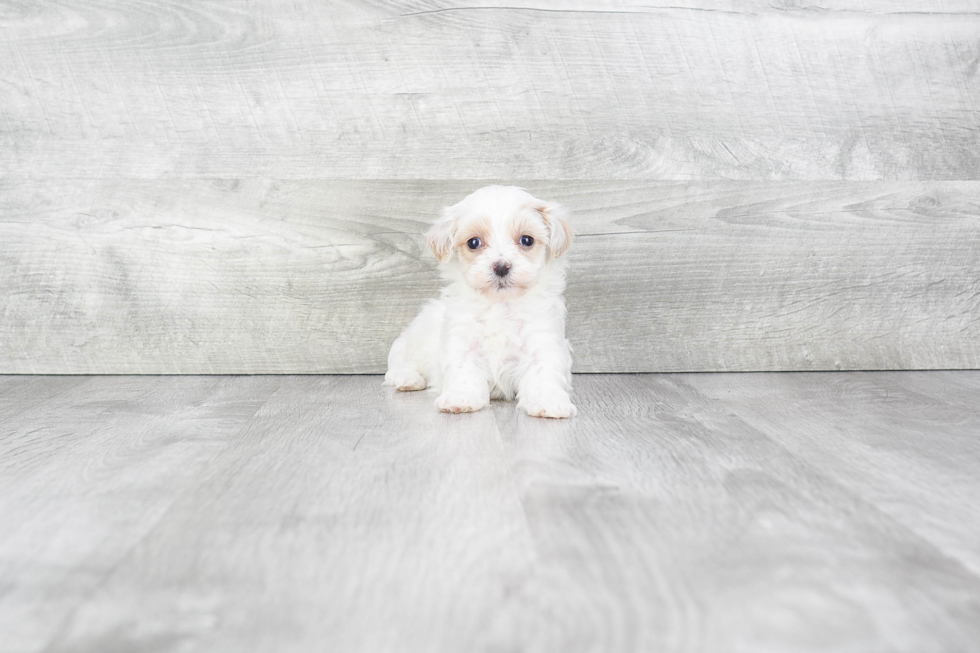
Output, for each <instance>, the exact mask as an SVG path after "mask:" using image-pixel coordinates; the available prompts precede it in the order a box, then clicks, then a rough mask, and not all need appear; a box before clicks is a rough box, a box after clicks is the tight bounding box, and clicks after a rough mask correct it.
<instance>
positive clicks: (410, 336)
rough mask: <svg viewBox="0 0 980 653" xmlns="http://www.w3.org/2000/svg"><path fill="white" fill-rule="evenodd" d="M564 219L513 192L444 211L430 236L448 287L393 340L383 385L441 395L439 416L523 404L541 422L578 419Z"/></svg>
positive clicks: (497, 189)
mask: <svg viewBox="0 0 980 653" xmlns="http://www.w3.org/2000/svg"><path fill="white" fill-rule="evenodd" d="M573 236H574V232H573V231H572V228H571V227H570V226H569V224H568V218H567V214H566V212H565V210H564V209H563V208H562V207H561V206H559V205H558V204H554V203H551V202H544V201H542V200H539V199H537V198H535V197H534V196H533V195H531V194H530V193H528V192H527V191H525V190H523V189H521V188H517V187H514V186H486V187H485V188H481V189H480V190H478V191H476V192H474V193H472V194H471V195H469V196H467V197H466V198H464V199H463V200H462V201H461V202H459V203H458V204H456V205H454V206H450V207H447V208H445V209H443V211H442V214H441V215H440V217H439V219H438V220H437V221H436V223H435V224H434V225H433V226H432V228H431V229H429V231H428V233H427V234H426V239H427V240H428V243H429V247H431V248H432V251H433V252H434V253H435V255H436V258H438V259H439V268H440V271H441V273H442V276H443V278H444V280H445V281H447V282H448V285H447V286H446V287H445V288H443V289H442V294H441V296H440V298H439V299H434V300H430V301H429V302H428V303H427V304H426V305H425V306H424V307H423V308H422V311H421V312H420V313H419V315H418V316H417V317H416V318H415V320H413V321H412V323H411V324H410V325H409V326H408V328H406V329H405V331H404V332H403V333H402V334H401V335H400V336H399V337H398V339H397V340H395V343H394V344H393V345H392V346H391V352H390V353H389V354H388V372H387V374H385V385H390V386H394V387H395V388H397V389H398V390H402V391H407V390H423V389H425V388H426V387H431V388H433V389H434V390H436V391H437V392H439V397H438V398H437V399H436V402H435V404H436V408H438V409H439V410H441V411H444V412H448V413H465V412H470V411H476V410H480V409H481V408H484V407H486V406H487V405H488V404H489V403H490V399H491V398H493V399H513V398H514V397H515V396H516V397H517V399H518V406H519V407H520V408H522V409H523V410H525V411H527V413H528V414H529V415H532V416H535V417H555V418H560V417H572V416H573V415H575V406H573V405H572V401H571V398H570V397H569V392H571V389H572V374H571V370H572V355H571V346H570V345H569V343H568V341H567V340H566V339H565V300H564V298H563V297H562V292H564V290H565V259H564V258H562V255H563V254H564V253H565V252H566V251H568V248H569V247H570V246H571V244H572V238H573Z"/></svg>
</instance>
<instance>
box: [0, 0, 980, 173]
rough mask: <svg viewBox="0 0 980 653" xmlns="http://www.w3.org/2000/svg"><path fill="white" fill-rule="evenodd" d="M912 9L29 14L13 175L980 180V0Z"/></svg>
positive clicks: (9, 137)
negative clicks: (979, 67) (979, 74)
mask: <svg viewBox="0 0 980 653" xmlns="http://www.w3.org/2000/svg"><path fill="white" fill-rule="evenodd" d="M899 4H900V5H901V6H900V7H898V6H896V3H889V2H878V1H868V2H860V3H845V2H843V1H837V0H834V1H829V0H828V1H824V2H813V3H806V4H805V5H804V6H799V3H796V2H788V1H787V2H776V3H770V2H756V1H752V2H746V3H738V2H732V1H731V0H728V1H718V2H708V1H694V0H686V1H685V2H670V3H654V4H648V5H643V6H638V5H633V4H629V3H624V2H604V3H586V2H582V1H580V0H575V1H570V2H561V3H543V2H523V3H521V2H518V3H510V2H508V3H506V4H494V3H483V2H479V3H476V2H430V1H422V0H413V1H400V2H391V3H382V2H368V1H363V2H349V3H343V5H342V6H334V5H317V4H315V3H309V2H298V3H297V2H287V1H286V0H277V1H275V2H265V3H239V2H219V1H215V0H209V1H204V2H195V3H187V2H176V1H174V0H170V1H166V2H158V3H139V2H132V1H125V2H115V3H106V2H100V1H98V0H79V1H78V2H73V3H71V5H70V6H67V5H64V4H63V3H55V2H50V1H45V2H33V3H19V4H18V3H15V4H14V5H11V6H9V7H7V8H5V10H4V13H3V15H2V16H0V30H2V33H3V39H2V41H0V61H3V62H4V65H3V66H0V93H2V95H3V97H4V101H3V103H2V105H0V176H3V177H8V178H12V179H22V178H35V179H44V178H72V177H86V178H150V179H152V178H160V177H184V178H193V177H201V176H205V177H236V178H240V177H256V178H291V179H303V178H322V177H328V178H341V179H345V178H356V179H376V178H377V179H419V178H421V179H483V178H520V179H582V178H587V179H638V180H639V179H643V180H648V179H663V180H703V179H717V178H729V179H755V180H768V179H808V180H817V179H864V180H881V179H896V180H897V179H913V180H959V179H970V180H976V179H980V129H978V126H980V113H978V112H977V107H980V84H978V83H977V74H978V61H980V49H978V48H980V46H978V39H977V35H978V34H980V4H978V3H977V2H971V1H967V0H960V1H957V2H943V3H936V2H926V1H925V0H921V1H916V2H903V3H899ZM937 5H938V6H937Z"/></svg>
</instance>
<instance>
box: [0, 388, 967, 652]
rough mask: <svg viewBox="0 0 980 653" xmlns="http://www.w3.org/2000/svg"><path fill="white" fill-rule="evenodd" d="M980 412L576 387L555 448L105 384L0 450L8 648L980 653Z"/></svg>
mask: <svg viewBox="0 0 980 653" xmlns="http://www.w3.org/2000/svg"><path fill="white" fill-rule="evenodd" d="M17 380H20V379H17ZM10 391H13V386H11V385H9V382H8V380H7V379H2V378H0V402H2V401H3V399H4V398H5V396H6V395H7V393H8V392H10ZM273 391H274V392H273ZM270 394H271V397H270ZM978 394H980V373H978V372H968V371H961V372H901V373H869V374H856V373H825V374H759V375H744V374H736V375H614V376H603V375H585V376H582V375H579V376H576V377H575V393H574V395H575V401H576V403H577V404H578V406H579V410H580V412H579V416H578V417H576V418H574V419H572V420H567V421H550V420H538V419H534V418H529V417H527V416H526V415H523V414H521V413H520V412H519V411H518V410H517V409H516V406H515V405H514V403H512V402H494V403H493V404H492V405H491V407H490V408H489V409H487V410H485V411H481V412H479V413H475V414H469V415H442V414H440V413H438V412H437V411H436V410H435V409H434V407H433V406H432V401H433V396H432V395H430V394H427V393H409V394H398V393H395V392H393V391H392V390H391V389H389V388H383V387H381V379H380V378H379V377H373V376H354V377H311V376H306V377H286V378H283V377H279V378H250V379H245V378H234V379H229V378H215V377H197V378H189V377H173V378H165V379H160V378H153V377H115V378H106V377H94V378H91V379H87V380H85V382H84V389H83V388H81V387H79V388H77V389H76V390H74V391H72V390H69V391H68V392H66V393H62V394H60V395H58V397H57V399H55V398H54V397H52V399H53V401H51V402H49V403H48V404H46V405H44V406H38V407H37V409H36V410H35V411H34V412H32V413H30V414H26V413H25V414H22V415H21V416H20V417H18V418H16V419H15V420H13V421H8V422H7V423H6V424H5V426H6V427H7V429H9V430H4V431H3V432H2V433H0V447H2V450H0V451H2V455H0V483H2V486H0V489H2V491H0V497H2V500H0V534H2V537H0V565H2V573H0V579H2V580H0V583H2V588H3V592H2V594H0V624H2V625H3V633H4V638H3V640H2V641H0V650H2V651H3V652H4V653H34V652H37V651H41V650H44V651H47V652H51V653H56V652H70V651H96V650H97V651H117V650H120V651H121V650H154V651H182V652H185V653H186V652H196V651H208V652H213V653H221V652H223V651H235V652H236V653H240V652H243V651H245V652H247V651H268V650H273V649H274V650H276V651H282V652H284V653H288V652H291V651H309V650H317V649H320V648H323V647H325V646H326V647H328V648H330V649H331V650H334V649H336V650H343V651H352V652H356V651H365V652H368V651H370V652H371V653H384V652H386V651H403V652H412V651H426V652H428V653H441V652H443V651H445V652H456V651H460V650H466V651H474V652H486V653H490V652H499V651H516V650H520V651H527V652H528V653H538V652H541V653H544V652H550V651H557V650H560V651H568V652H569V653H578V652H598V651H603V652H606V653H620V652H622V653H628V652H632V651H654V650H655V651H663V652H664V653H675V652H678V653H679V652H685V651H703V652H705V653H713V652H718V653H721V652H731V651H746V652H748V651H752V652H758V651H774V652H775V651H779V652H781V653H795V652H797V651H800V652H802V651H808V652H814V651H842V650H843V651H862V652H863V651H871V652H881V653H884V652H886V651H887V652H895V651H899V652H908V653H918V652H920V651H968V650H972V648H973V647H974V646H975V644H976V641H978V638H980V576H978V573H980V569H978V568H977V562H978V557H977V551H976V541H977V538H976V535H977V533H976V530H975V528H976V524H977V523H980V508H978V506H977V502H976V501H975V499H974V497H975V496H976V490H977V488H976V485H977V482H976V479H975V476H976V475H975V473H974V472H975V469H976V465H977V463H978V462H980V450H978V448H977V445H978V442H977V433H978V432H980V431H978V429H977V427H978V425H980V409H978V406H980V404H978V402H976V401H975V398H976V397H977V396H978ZM243 424H244V425H243Z"/></svg>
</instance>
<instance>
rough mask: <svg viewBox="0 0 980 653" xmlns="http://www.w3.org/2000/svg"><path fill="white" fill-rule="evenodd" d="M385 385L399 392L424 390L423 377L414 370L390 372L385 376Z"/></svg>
mask: <svg viewBox="0 0 980 653" xmlns="http://www.w3.org/2000/svg"><path fill="white" fill-rule="evenodd" d="M385 385H391V386H394V387H395V389H396V390H399V391H400V392H410V391H412V390H425V387H426V385H428V384H427V383H426V382H425V377H424V376H422V375H421V374H419V373H418V372H416V371H415V370H392V371H389V372H388V373H387V374H385Z"/></svg>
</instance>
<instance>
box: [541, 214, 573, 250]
mask: <svg viewBox="0 0 980 653" xmlns="http://www.w3.org/2000/svg"><path fill="white" fill-rule="evenodd" d="M534 208H535V209H537V211H538V213H540V214H541V218H542V219H544V223H545V224H546V225H547V226H548V248H549V249H550V250H551V253H552V255H554V257H555V258H558V257H559V256H561V255H562V254H564V253H565V252H567V251H568V248H569V247H571V246H572V239H574V238H575V230H574V229H572V225H570V224H569V223H568V220H569V213H568V211H567V210H565V207H564V206H562V205H561V204H556V203H554V202H540V203H538V204H537V205H535V207H534Z"/></svg>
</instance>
